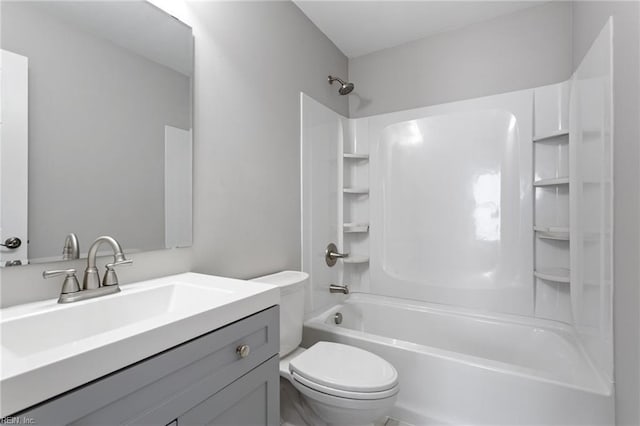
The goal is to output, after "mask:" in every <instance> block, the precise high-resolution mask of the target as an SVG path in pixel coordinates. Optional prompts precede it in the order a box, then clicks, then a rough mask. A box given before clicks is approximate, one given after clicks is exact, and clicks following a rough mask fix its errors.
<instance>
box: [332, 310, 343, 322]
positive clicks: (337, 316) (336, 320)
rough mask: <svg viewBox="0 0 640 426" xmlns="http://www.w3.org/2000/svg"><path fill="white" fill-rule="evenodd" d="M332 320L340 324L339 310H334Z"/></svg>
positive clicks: (340, 315)
mask: <svg viewBox="0 0 640 426" xmlns="http://www.w3.org/2000/svg"><path fill="white" fill-rule="evenodd" d="M333 321H335V323H336V324H342V314H341V313H340V312H336V314H335V315H334V316H333Z"/></svg>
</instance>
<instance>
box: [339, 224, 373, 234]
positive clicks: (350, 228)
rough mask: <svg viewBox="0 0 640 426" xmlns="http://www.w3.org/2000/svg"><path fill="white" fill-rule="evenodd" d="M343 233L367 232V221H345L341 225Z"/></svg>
mask: <svg viewBox="0 0 640 426" xmlns="http://www.w3.org/2000/svg"><path fill="white" fill-rule="evenodd" d="M343 229H344V232H345V233H355V232H369V224H368V223H345V224H344V225H343Z"/></svg>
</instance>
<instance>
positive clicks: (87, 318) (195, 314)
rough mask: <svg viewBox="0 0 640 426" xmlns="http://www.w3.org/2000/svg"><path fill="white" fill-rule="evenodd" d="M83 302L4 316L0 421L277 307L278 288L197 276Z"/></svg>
mask: <svg viewBox="0 0 640 426" xmlns="http://www.w3.org/2000/svg"><path fill="white" fill-rule="evenodd" d="M121 290H122V291H121V292H120V293H117V294H113V295H109V296H103V297H98V298H95V299H90V300H86V301H81V302H74V303H69V304H58V303H57V299H51V300H47V301H43V302H35V303H28V304H24V305H19V306H13V307H10V308H6V309H0V330H1V331H2V334H0V339H1V351H0V417H5V416H7V415H11V414H15V413H17V412H19V411H21V410H24V409H26V408H28V407H30V406H32V405H34V404H37V403H40V402H43V401H45V400H47V399H49V398H51V397H54V396H56V395H59V394H61V393H63V392H65V391H68V390H71V389H73V388H75V387H78V386H81V385H83V384H85V383H87V382H89V381H91V380H95V379H97V378H100V377H102V376H104V375H106V374H109V373H111V372H114V371H117V370H119V369H121V368H123V367H126V366H128V365H131V364H133V363H135V362H137V361H140V360H142V359H145V358H147V357H149V356H152V355H155V354H157V353H159V352H161V351H163V350H166V349H169V348H171V347H174V346H176V345H179V344H181V343H183V342H185V341H187V340H189V339H192V338H194V337H197V336H200V335H202V334H205V333H208V332H210V331H213V330H215V329H217V328H220V327H223V326H225V325H226V324H229V323H231V322H234V321H237V320H239V319H241V318H244V317H246V316H249V315H251V314H253V313H256V312H258V311H261V310H263V309H266V308H268V307H270V306H273V305H277V304H278V303H279V300H280V294H279V290H278V288H277V287H274V286H271V285H268V284H264V283H259V282H255V281H243V280H236V279H231V278H223V277H217V276H211V275H203V274H196V273H191V272H190V273H184V274H179V275H173V276H168V277H163V278H158V279H153V280H148V281H142V282H139V283H134V284H127V285H123V286H121Z"/></svg>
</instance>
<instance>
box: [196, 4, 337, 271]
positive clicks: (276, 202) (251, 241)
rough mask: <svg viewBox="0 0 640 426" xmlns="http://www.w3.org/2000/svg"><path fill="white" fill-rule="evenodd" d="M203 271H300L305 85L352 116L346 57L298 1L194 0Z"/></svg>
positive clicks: (200, 259)
mask: <svg viewBox="0 0 640 426" xmlns="http://www.w3.org/2000/svg"><path fill="white" fill-rule="evenodd" d="M189 7H190V8H191V9H192V11H193V12H194V14H197V17H196V19H197V22H196V23H194V35H195V37H196V64H195V73H196V77H195V99H196V103H195V122H194V129H195V141H196V144H195V154H194V155H195V164H194V167H195V173H196V181H195V186H194V193H195V209H194V212H195V213H194V225H195V234H194V249H195V259H194V270H195V271H198V272H206V273H212V274H220V275H225V276H232V277H239V278H246V277H253V276H256V275H260V274H264V273H268V272H274V271H277V270H282V269H287V268H290V269H299V268H300V262H301V254H300V104H299V102H300V101H299V98H300V91H304V92H305V93H307V94H309V95H310V96H312V97H313V98H314V99H316V100H318V101H320V102H321V103H323V104H325V105H327V106H329V107H330V108H332V109H334V110H336V111H337V112H339V113H340V114H347V100H346V97H344V96H340V95H338V93H337V90H336V88H335V86H333V87H332V86H330V85H329V84H328V83H327V75H329V74H337V75H346V74H347V59H346V57H345V56H344V55H343V54H342V53H341V52H340V51H339V50H338V49H337V48H336V47H335V46H334V45H333V43H331V42H330V41H329V39H327V38H326V37H325V36H324V35H322V34H321V33H320V31H319V30H318V29H317V28H316V27H315V26H314V25H313V24H312V23H311V22H310V21H309V20H308V19H307V18H306V16H304V14H303V13H302V12H301V11H300V10H299V9H298V8H297V7H296V6H295V5H294V4H293V3H291V2H192V3H190V4H189Z"/></svg>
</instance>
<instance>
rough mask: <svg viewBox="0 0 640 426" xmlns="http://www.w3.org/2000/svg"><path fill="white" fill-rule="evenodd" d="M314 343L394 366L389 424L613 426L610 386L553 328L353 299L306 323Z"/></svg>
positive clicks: (563, 332) (563, 330)
mask: <svg viewBox="0 0 640 426" xmlns="http://www.w3.org/2000/svg"><path fill="white" fill-rule="evenodd" d="M337 313H340V314H341V315H342V322H341V323H340V324H336V321H335V316H336V314H337ZM320 340H325V341H332V342H338V343H345V344H349V345H353V346H357V347H360V348H363V349H366V350H369V351H371V352H373V353H376V354H378V355H380V356H381V357H383V358H385V359H386V360H388V361H389V362H391V363H392V364H393V365H394V366H395V367H396V369H397V370H398V373H399V375H400V394H399V398H398V403H397V405H396V407H395V412H394V413H393V414H392V415H393V416H394V417H397V418H399V419H401V420H404V421H406V422H409V423H412V424H415V425H421V424H491V425H498V424H500V425H520V424H522V425H524V424H529V425H550V424H554V425H571V424H592V425H608V424H613V423H614V414H613V413H614V406H613V394H612V384H611V383H607V382H606V381H605V380H603V378H602V377H601V376H600V375H599V373H598V371H597V370H596V369H595V368H594V367H593V365H592V364H591V362H590V361H589V358H588V357H587V355H586V352H585V351H584V349H583V348H582V347H581V345H580V344H579V341H578V339H577V337H576V334H575V332H574V330H573V328H572V327H570V326H568V325H565V324H562V323H558V322H555V321H546V320H541V319H535V318H527V317H519V316H513V315H499V314H498V315H496V314H479V313H477V312H473V311H469V310H464V309H459V308H452V307H447V306H443V305H436V304H429V303H423V302H416V301H410V300H404V299H395V298H390V297H384V296H375V295H369V294H357V293H356V294H352V295H350V296H349V297H348V298H347V299H346V300H345V301H344V302H343V303H341V304H339V305H337V306H334V307H332V308H330V309H328V310H327V311H325V312H323V313H321V314H320V315H317V316H315V317H313V318H310V319H309V320H307V321H306V322H305V327H304V340H303V346H305V347H308V346H310V345H312V344H313V343H315V342H317V341H320Z"/></svg>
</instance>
